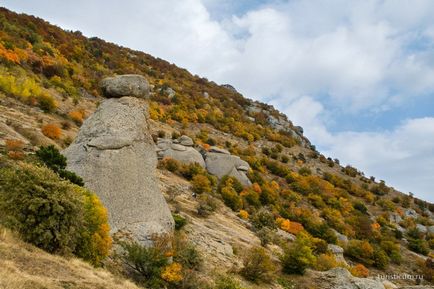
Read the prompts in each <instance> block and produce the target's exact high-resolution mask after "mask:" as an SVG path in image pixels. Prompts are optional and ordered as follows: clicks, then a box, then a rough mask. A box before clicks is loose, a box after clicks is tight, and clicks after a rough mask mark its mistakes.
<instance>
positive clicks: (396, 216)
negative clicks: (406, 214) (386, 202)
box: [389, 213, 402, 224]
mask: <svg viewBox="0 0 434 289" xmlns="http://www.w3.org/2000/svg"><path fill="white" fill-rule="evenodd" d="M389 221H390V222H391V223H394V224H399V223H401V222H402V218H401V216H400V215H399V214H398V213H391V214H390V215H389Z"/></svg>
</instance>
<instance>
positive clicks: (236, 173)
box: [205, 147, 252, 186]
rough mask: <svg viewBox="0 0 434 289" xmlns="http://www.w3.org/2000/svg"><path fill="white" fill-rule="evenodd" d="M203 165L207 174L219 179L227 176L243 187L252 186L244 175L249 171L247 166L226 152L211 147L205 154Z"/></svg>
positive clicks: (244, 162)
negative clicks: (237, 181)
mask: <svg viewBox="0 0 434 289" xmlns="http://www.w3.org/2000/svg"><path fill="white" fill-rule="evenodd" d="M205 164H206V169H207V170H208V172H209V173H210V174H212V175H215V176H216V177H218V178H219V179H220V178H222V177H224V176H226V175H228V176H230V177H234V178H236V179H237V180H239V181H240V183H241V184H242V185H243V186H250V185H251V184H252V183H251V182H250V180H249V178H248V177H247V175H246V172H247V171H248V170H249V169H250V166H249V164H248V163H247V162H246V161H243V160H242V159H240V158H239V157H238V156H233V155H231V154H230V153H229V152H228V151H226V150H223V149H219V148H216V147H211V149H210V151H209V152H208V153H207V154H206V157H205Z"/></svg>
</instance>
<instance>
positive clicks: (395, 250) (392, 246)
mask: <svg viewBox="0 0 434 289" xmlns="http://www.w3.org/2000/svg"><path fill="white" fill-rule="evenodd" d="M380 246H381V248H382V249H383V250H384V251H385V252H386V254H387V256H389V257H390V260H391V261H392V262H393V263H395V264H401V259H402V258H401V249H400V245H399V244H396V243H394V242H392V241H382V242H381V244H380Z"/></svg>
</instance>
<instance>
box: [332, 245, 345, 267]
mask: <svg viewBox="0 0 434 289" xmlns="http://www.w3.org/2000/svg"><path fill="white" fill-rule="evenodd" d="M327 249H328V250H329V251H330V252H331V253H332V254H333V255H334V256H335V258H336V261H338V262H340V263H343V264H344V265H348V264H347V261H346V260H345V258H344V248H342V247H341V246H338V245H334V244H328V245H327Z"/></svg>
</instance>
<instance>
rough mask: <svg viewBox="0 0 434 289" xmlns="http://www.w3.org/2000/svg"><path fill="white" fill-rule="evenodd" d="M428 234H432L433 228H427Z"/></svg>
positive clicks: (433, 232)
mask: <svg viewBox="0 0 434 289" xmlns="http://www.w3.org/2000/svg"><path fill="white" fill-rule="evenodd" d="M428 233H429V234H434V226H429V227H428Z"/></svg>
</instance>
